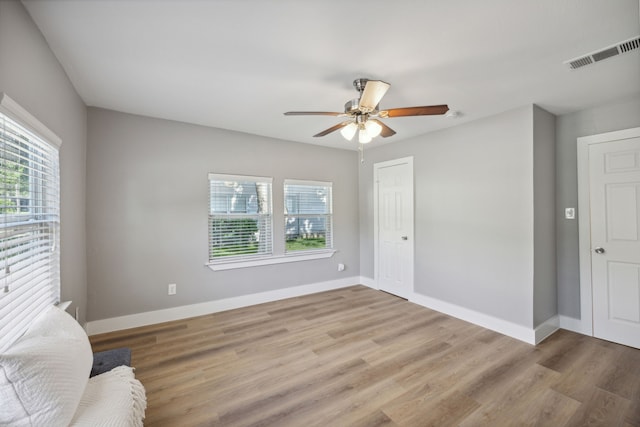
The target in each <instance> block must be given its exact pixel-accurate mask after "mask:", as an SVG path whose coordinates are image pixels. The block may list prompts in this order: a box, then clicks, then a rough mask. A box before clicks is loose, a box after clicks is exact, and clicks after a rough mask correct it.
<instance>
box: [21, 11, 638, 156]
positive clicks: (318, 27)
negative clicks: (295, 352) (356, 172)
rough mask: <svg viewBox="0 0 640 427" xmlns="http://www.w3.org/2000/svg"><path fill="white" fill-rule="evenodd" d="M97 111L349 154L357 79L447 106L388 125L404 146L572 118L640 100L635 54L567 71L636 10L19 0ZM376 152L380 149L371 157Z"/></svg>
mask: <svg viewBox="0 0 640 427" xmlns="http://www.w3.org/2000/svg"><path fill="white" fill-rule="evenodd" d="M23 2H24V4H25V6H26V8H27V10H28V11H29V13H30V14H31V16H32V17H33V19H34V20H35V22H36V24H37V25H38V27H39V28H40V29H41V31H42V33H43V34H44V36H45V38H46V39H47V41H48V42H49V44H50V46H51V48H52V50H53V51H54V53H55V54H56V56H57V57H58V59H59V61H60V62H61V63H62V65H63V67H64V68H65V70H66V72H67V74H68V75H69V77H70V79H71V81H72V83H73V85H74V86H75V88H76V89H77V91H78V93H79V94H80V96H81V97H82V99H83V100H84V102H85V103H86V104H87V105H89V106H96V107H102V108H108V109H113V110H118V111H123V112H128V113H134V114H141V115H146V116H152V117H159V118H164V119H171V120H178V121H183V122H188V123H196V124H201V125H206V126H212V127H217V128H224V129H231V130H237V131H242V132H247V133H251V134H257V135H263V136H268V137H274V138H280V139H285V140H292V141H300V142H306V143H316V144H318V143H319V144H323V145H327V146H333V147H341V148H353V149H355V148H356V143H355V142H351V143H347V142H346V141H344V140H343V139H342V137H341V136H340V133H339V132H335V133H333V134H331V135H329V136H326V137H324V138H312V137H311V135H314V134H315V133H317V132H319V131H321V130H324V129H325V128H328V127H330V126H332V125H333V124H335V123H338V121H339V120H341V119H339V118H335V117H325V116H321V117H320V116H312V117H285V116H284V115H283V114H282V113H283V112H285V111H289V110H320V111H342V109H343V105H344V103H345V102H346V101H348V100H349V99H351V98H355V97H356V96H357V92H356V91H355V89H354V88H353V86H352V81H353V80H354V79H355V78H358V77H367V78H371V79H381V80H384V81H387V82H389V83H391V88H390V89H389V91H388V92H387V94H386V96H385V98H384V99H383V101H382V103H381V107H382V108H396V107H407V106H418V105H431V104H445V103H446V104H449V106H450V107H451V108H452V109H455V110H459V111H460V112H461V113H462V116H461V117H460V118H457V119H452V118H446V117H399V118H391V119H386V123H387V124H388V125H389V126H391V127H392V128H393V129H395V130H396V131H397V132H398V133H397V135H395V136H393V137H391V138H387V139H386V140H384V142H393V141H400V140H402V139H406V138H409V137H412V136H415V135H420V134H424V133H427V132H430V131H433V130H436V129H440V128H444V127H448V126H454V125H457V124H460V123H462V122H465V121H468V120H474V119H478V118H480V117H484V116H489V115H492V114H496V113H499V112H501V111H505V110H508V109H511V108H515V107H520V106H523V105H526V104H531V103H535V104H538V105H540V106H541V107H543V108H545V109H547V110H548V111H550V112H552V113H554V114H563V113H567V112H572V111H577V110H580V109H584V108H588V107H590V106H594V105H598V104H601V103H606V102H609V101H612V100H616V99H620V98H624V97H627V96H633V95H636V94H639V93H640V50H636V51H634V52H633V53H627V54H625V55H620V56H618V57H614V58H611V59H609V60H606V61H603V62H600V63H597V64H594V65H592V66H588V67H585V68H582V69H578V70H575V71H569V70H568V69H567V67H566V66H565V65H563V61H565V60H568V59H573V58H575V57H578V56H581V55H583V54H586V53H589V52H592V51H594V50H599V49H601V48H604V47H607V46H609V45H612V44H615V43H617V42H619V41H622V40H626V39H629V38H631V37H634V36H637V35H639V34H640V18H639V17H640V14H639V11H638V5H639V4H638V3H639V2H638V0H608V1H604V0H483V1H478V0H450V1H442V0H416V1H411V0H405V1H388V0H369V1H357V2H356V1H347V0H323V1H304V0H269V1H265V0H210V1H205V0H164V1H163V0H153V1H152V0H86V1H80V0H24V1H23ZM381 142H382V138H376V139H375V140H374V142H373V143H374V144H379V143H381Z"/></svg>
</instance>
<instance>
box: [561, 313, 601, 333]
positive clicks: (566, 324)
mask: <svg viewBox="0 0 640 427" xmlns="http://www.w3.org/2000/svg"><path fill="white" fill-rule="evenodd" d="M558 317H559V320H560V321H559V325H560V327H561V328H562V329H566V330H568V331H572V332H577V333H579V334H583V335H589V336H592V335H593V334H592V333H591V331H590V330H589V328H585V326H584V325H583V324H582V320H580V319H575V318H573V317H569V316H562V315H560V316H558Z"/></svg>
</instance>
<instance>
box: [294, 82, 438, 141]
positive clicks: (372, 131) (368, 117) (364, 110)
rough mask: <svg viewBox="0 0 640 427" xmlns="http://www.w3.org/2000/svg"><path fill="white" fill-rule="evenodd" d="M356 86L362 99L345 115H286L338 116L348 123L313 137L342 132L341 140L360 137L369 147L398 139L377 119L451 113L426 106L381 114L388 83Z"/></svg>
mask: <svg viewBox="0 0 640 427" xmlns="http://www.w3.org/2000/svg"><path fill="white" fill-rule="evenodd" d="M353 86H354V87H355V88H356V90H357V91H358V93H359V94H360V97H359V98H356V99H352V100H350V101H348V102H347V103H346V104H345V105H344V113H337V112H331V111H287V112H286V113H284V115H285V116H336V117H347V118H348V119H347V120H345V121H343V122H341V123H338V124H337V125H334V126H331V127H330V128H329V129H325V130H323V131H322V132H320V133H317V134H315V135H313V136H314V137H320V136H325V135H328V134H330V133H332V132H335V131H337V130H340V133H341V134H342V136H343V137H344V138H345V139H347V140H348V141H351V140H352V139H353V137H354V136H355V134H356V132H357V133H358V142H359V143H360V144H366V143H368V142H371V139H372V138H375V137H376V136H378V135H382V137H383V138H387V137H389V136H392V135H395V133H396V131H394V130H393V129H391V128H390V127H389V126H387V125H386V124H384V123H383V122H382V121H380V120H378V119H386V118H391V117H407V116H434V115H442V114H445V113H446V112H447V111H449V107H448V106H447V105H446V104H445V105H425V106H422V107H404V108H389V109H386V110H380V109H379V104H380V100H381V99H382V97H383V96H384V94H385V93H387V90H389V87H390V86H391V85H390V84H389V83H386V82H383V81H381V80H368V79H364V78H360V79H355V80H354V81H353Z"/></svg>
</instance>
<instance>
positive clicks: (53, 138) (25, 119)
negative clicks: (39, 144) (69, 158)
mask: <svg viewBox="0 0 640 427" xmlns="http://www.w3.org/2000/svg"><path fill="white" fill-rule="evenodd" d="M0 111H2V112H3V113H4V114H6V115H7V116H9V117H11V118H12V119H13V120H15V121H17V122H18V123H21V124H22V125H23V126H25V127H26V128H28V129H29V130H30V131H32V132H34V133H37V134H38V136H39V137H40V138H42V139H44V140H45V141H46V142H49V143H51V144H52V145H54V146H56V147H58V148H60V147H61V146H62V139H61V138H60V137H59V136H58V135H56V134H55V133H53V132H51V130H49V128H47V127H46V126H45V125H44V124H42V122H41V121H40V120H38V119H36V118H35V117H34V116H33V115H32V114H31V113H29V112H28V111H27V110H25V109H24V108H22V107H21V106H20V105H19V104H18V103H17V102H16V101H14V100H13V99H11V98H9V96H8V95H7V94H6V93H4V92H0Z"/></svg>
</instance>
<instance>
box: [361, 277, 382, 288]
mask: <svg viewBox="0 0 640 427" xmlns="http://www.w3.org/2000/svg"><path fill="white" fill-rule="evenodd" d="M360 284H361V285H364V286H367V287H369V288H371V289H375V290H376V291H377V290H380V288H378V285H376V281H375V280H374V279H372V278H371V277H366V276H360Z"/></svg>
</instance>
